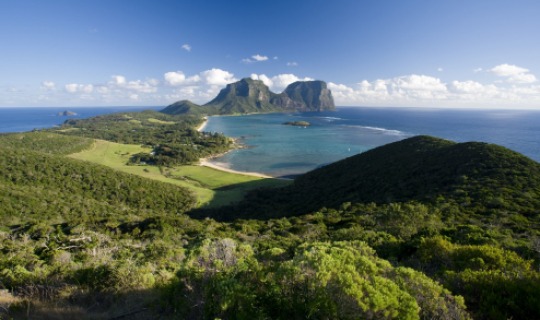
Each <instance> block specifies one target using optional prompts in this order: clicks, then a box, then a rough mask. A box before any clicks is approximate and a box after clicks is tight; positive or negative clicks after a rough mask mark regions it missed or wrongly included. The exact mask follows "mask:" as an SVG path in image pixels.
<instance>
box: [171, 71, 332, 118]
mask: <svg viewBox="0 0 540 320" xmlns="http://www.w3.org/2000/svg"><path fill="white" fill-rule="evenodd" d="M335 108H336V107H335V104H334V98H333V97H332V92H331V91H330V89H328V88H327V85H326V82H324V81H319V80H317V81H297V82H294V83H291V84H290V85H288V86H287V88H285V90H284V91H283V92H282V93H280V94H277V93H273V92H271V91H270V89H269V88H268V87H267V86H266V85H265V84H264V83H263V82H262V81H261V80H253V79H251V78H244V79H242V80H240V81H238V82H235V83H231V84H228V85H227V86H226V87H225V88H224V89H222V90H221V91H220V92H219V94H218V95H217V96H216V97H215V98H214V99H213V100H212V101H210V102H208V103H206V104H204V105H197V104H195V103H193V102H191V101H189V100H181V101H178V102H175V103H173V104H171V105H169V106H167V107H166V108H165V109H163V110H161V112H163V113H166V114H170V115H178V114H194V115H205V116H207V115H232V114H249V113H270V112H304V111H327V110H335Z"/></svg>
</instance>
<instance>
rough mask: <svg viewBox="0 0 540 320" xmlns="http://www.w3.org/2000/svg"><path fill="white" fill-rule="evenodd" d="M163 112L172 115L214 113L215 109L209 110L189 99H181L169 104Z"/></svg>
mask: <svg viewBox="0 0 540 320" xmlns="http://www.w3.org/2000/svg"><path fill="white" fill-rule="evenodd" d="M161 112H163V113H165V114H170V115H178V114H186V113H189V114H194V115H203V114H207V113H208V114H214V113H215V111H213V110H208V109H207V108H203V107H202V106H200V105H198V104H196V103H193V102H191V101H189V100H180V101H177V102H175V103H173V104H171V105H169V106H167V107H166V108H165V109H163V110H161Z"/></svg>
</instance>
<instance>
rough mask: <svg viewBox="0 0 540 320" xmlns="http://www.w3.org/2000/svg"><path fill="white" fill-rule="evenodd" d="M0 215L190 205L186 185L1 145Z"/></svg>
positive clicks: (104, 213)
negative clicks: (154, 179) (180, 185)
mask: <svg viewBox="0 0 540 320" xmlns="http://www.w3.org/2000/svg"><path fill="white" fill-rule="evenodd" d="M0 203H1V208H2V210H1V212H0V216H1V217H2V219H3V220H4V223H6V222H7V221H10V222H11V223H12V224H13V223H19V222H23V221H24V222H27V221H28V220H32V221H43V220H50V219H53V220H56V221H73V220H78V219H82V220H95V219H101V218H104V217H114V218H115V219H122V217H127V216H132V217H133V216H139V217H144V216H145V215H147V214H155V213H156V212H170V213H183V212H186V211H188V210H189V209H191V208H192V207H194V206H195V204H196V203H195V199H194V197H193V196H192V195H191V194H190V192H189V191H187V190H186V189H183V188H180V187H176V186H173V185H169V184H166V183H159V182H156V181H153V180H148V179H144V178H141V177H138V176H135V175H130V174H126V173H122V172H119V171H116V170H112V169H109V168H106V167H103V166H99V165H94V164H91V163H87V162H83V161H78V160H73V159H70V158H67V157H63V156H55V155H49V154H44V153H40V152H34V151H29V150H24V149H20V148H17V149H15V148H9V147H7V148H6V147H0Z"/></svg>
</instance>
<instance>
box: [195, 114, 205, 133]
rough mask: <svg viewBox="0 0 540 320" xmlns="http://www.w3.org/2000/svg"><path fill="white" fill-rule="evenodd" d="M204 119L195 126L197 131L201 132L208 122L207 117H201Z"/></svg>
mask: <svg viewBox="0 0 540 320" xmlns="http://www.w3.org/2000/svg"><path fill="white" fill-rule="evenodd" d="M203 119H204V121H203V123H201V124H200V125H199V126H198V127H197V131H199V132H202V131H203V130H204V128H206V125H207V124H208V117H203Z"/></svg>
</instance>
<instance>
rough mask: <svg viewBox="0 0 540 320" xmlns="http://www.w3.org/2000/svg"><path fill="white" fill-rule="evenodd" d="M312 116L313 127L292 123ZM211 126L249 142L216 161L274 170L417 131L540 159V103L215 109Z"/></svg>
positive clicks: (303, 168) (318, 162)
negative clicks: (224, 112) (538, 107)
mask: <svg viewBox="0 0 540 320" xmlns="http://www.w3.org/2000/svg"><path fill="white" fill-rule="evenodd" d="M300 120H305V121H308V122H310V123H311V126H309V127H306V128H304V127H294V126H285V125H283V124H282V123H283V122H286V121H300ZM205 131H211V132H223V133H224V134H226V135H228V136H231V137H236V138H238V139H239V140H240V142H241V143H242V144H244V145H245V146H246V147H247V148H245V149H238V150H234V151H232V152H229V153H227V154H226V155H225V156H223V157H220V158H217V159H214V160H213V162H214V163H216V164H218V165H221V166H226V167H229V168H231V169H234V170H239V171H254V172H262V173H266V174H269V175H272V176H286V175H294V174H299V173H304V172H307V171H309V170H312V169H314V168H317V167H319V166H322V165H325V164H328V163H331V162H334V161H337V160H340V159H343V158H346V157H349V156H352V155H355V154H358V153H361V152H364V151H366V150H369V149H372V148H374V147H377V146H381V145H383V144H386V143H390V142H394V141H398V140H401V139H404V138H407V137H411V136H414V135H420V134H427V135H432V136H437V137H441V138H445V139H449V140H453V141H456V142H465V141H483V142H489V143H496V144H499V145H502V146H505V147H507V148H510V149H513V150H515V151H518V152H520V153H523V154H524V155H526V156H528V157H530V158H532V159H534V160H536V161H540V111H529V110H484V109H472V110H471V109H425V108H371V107H369V108H368V107H354V108H353V107H347V108H345V107H342V108H338V109H337V111H332V112H322V113H318V112H317V113H315V112H307V113H298V114H265V115H248V116H234V117H210V119H209V122H208V125H207V126H206V128H205Z"/></svg>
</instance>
